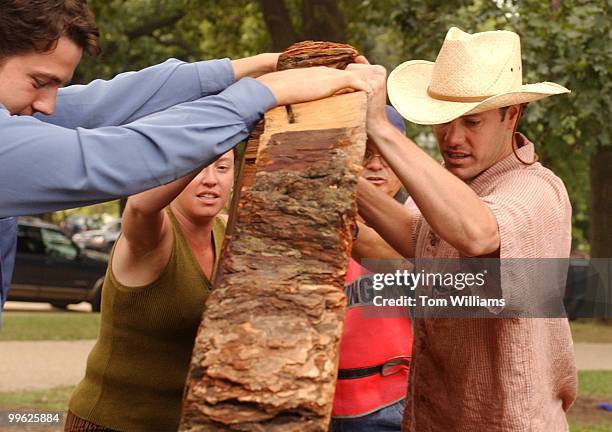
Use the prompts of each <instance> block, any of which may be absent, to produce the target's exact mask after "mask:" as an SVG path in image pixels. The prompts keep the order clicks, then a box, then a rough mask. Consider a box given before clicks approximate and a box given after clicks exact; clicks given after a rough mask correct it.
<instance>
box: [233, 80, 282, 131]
mask: <svg viewBox="0 0 612 432" xmlns="http://www.w3.org/2000/svg"><path fill="white" fill-rule="evenodd" d="M223 96H224V97H226V98H227V99H228V100H230V101H231V102H232V103H233V104H234V107H235V108H236V110H237V111H238V112H239V113H240V115H241V116H242V118H243V120H244V122H245V123H246V124H247V126H248V127H249V128H251V127H253V126H254V125H255V123H257V122H258V121H259V120H261V118H262V116H263V115H264V114H265V113H266V111H268V110H269V109H270V108H273V107H275V106H276V105H277V103H276V98H275V97H274V95H273V94H272V92H271V91H270V89H268V87H266V86H265V85H263V84H262V83H260V82H259V81H257V80H256V79H255V78H250V77H245V78H242V79H241V80H240V81H238V82H236V83H235V84H232V85H231V86H229V87H228V88H227V89H225V91H224V92H223Z"/></svg>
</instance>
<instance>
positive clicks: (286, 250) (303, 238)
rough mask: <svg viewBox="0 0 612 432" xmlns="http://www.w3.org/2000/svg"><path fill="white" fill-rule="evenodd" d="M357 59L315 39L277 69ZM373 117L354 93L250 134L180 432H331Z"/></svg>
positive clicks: (275, 119) (278, 117) (273, 117)
mask: <svg viewBox="0 0 612 432" xmlns="http://www.w3.org/2000/svg"><path fill="white" fill-rule="evenodd" d="M356 55H357V52H356V51H355V50H354V49H353V48H352V47H350V46H345V45H338V44H331V45H330V44H327V43H320V42H312V41H307V42H305V43H300V44H295V45H293V46H291V47H290V48H289V49H288V50H287V53H285V54H284V55H283V56H281V58H280V59H279V65H278V68H279V69H286V68H292V67H308V66H312V65H333V66H335V67H339V68H344V67H345V66H346V64H348V63H350V62H351V61H352V59H353V58H354V57H355V56H356ZM365 114H366V96H365V94H364V93H362V92H359V93H349V94H344V95H341V96H335V97H332V98H328V99H325V100H322V101H316V102H311V103H307V104H298V105H293V106H291V107H280V108H276V109H274V110H272V111H270V112H268V113H267V114H266V117H265V122H264V123H265V127H264V126H263V123H262V124H260V125H259V126H258V128H259V130H255V131H254V132H253V134H252V135H251V137H250V139H249V143H248V145H247V151H246V154H245V161H244V163H243V168H242V170H241V173H240V178H239V184H240V185H241V187H240V188H239V193H240V196H239V197H238V199H237V204H236V205H235V206H234V209H233V216H234V217H233V218H232V222H233V223H232V224H231V226H230V227H228V235H227V236H226V242H225V245H224V249H223V252H222V257H221V262H220V266H219V269H218V276H217V280H216V282H215V289H214V290H213V292H212V293H211V295H210V296H209V298H208V300H207V302H206V309H205V312H204V317H203V322H202V324H201V326H200V329H199V331H198V336H197V338H196V343H195V348H194V352H193V356H192V361H191V365H190V372H189V376H188V382H187V386H186V389H185V398H184V401H183V413H182V416H181V417H182V418H181V424H180V427H179V430H182V431H273V432H274V431H278V432H280V431H282V432H291V431H300V432H303V431H326V430H327V428H328V423H329V417H330V414H331V405H332V401H333V393H334V387H335V380H336V373H337V365H338V348H339V340H340V335H341V332H342V319H343V316H344V307H345V304H346V299H345V296H344V294H343V279H344V273H345V270H346V266H347V263H348V260H349V258H350V248H351V242H352V235H351V233H352V229H353V226H354V223H355V215H356V208H355V191H356V185H357V177H358V175H359V172H360V170H361V160H362V158H363V153H364V149H365V141H366V135H365ZM262 130H263V132H262ZM255 155H257V163H256V164H255Z"/></svg>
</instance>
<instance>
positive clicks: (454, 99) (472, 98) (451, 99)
mask: <svg viewBox="0 0 612 432" xmlns="http://www.w3.org/2000/svg"><path fill="white" fill-rule="evenodd" d="M427 94H428V95H429V96H430V97H432V98H434V99H438V100H443V101H448V102H482V101H483V100H486V99H489V98H490V97H492V96H495V95H490V96H449V95H444V94H441V93H436V92H435V91H433V90H432V89H431V87H427Z"/></svg>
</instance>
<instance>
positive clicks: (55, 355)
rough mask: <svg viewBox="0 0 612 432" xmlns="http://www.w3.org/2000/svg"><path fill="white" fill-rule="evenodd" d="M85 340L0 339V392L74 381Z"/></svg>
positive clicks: (610, 358) (591, 347)
mask: <svg viewBox="0 0 612 432" xmlns="http://www.w3.org/2000/svg"><path fill="white" fill-rule="evenodd" d="M93 345H94V341H93V340H85V341H40V342H0V354H1V358H0V392H5V391H13V390H32V389H43V388H50V387H58V386H68V385H75V384H77V383H78V382H79V381H80V380H81V378H83V376H84V375H85V364H86V361H87V355H88V354H89V351H90V350H91V348H92V347H93ZM575 347H576V363H577V365H578V369H580V370H612V343H609V344H597V343H578V344H575Z"/></svg>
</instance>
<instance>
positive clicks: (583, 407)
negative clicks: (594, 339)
mask: <svg viewBox="0 0 612 432" xmlns="http://www.w3.org/2000/svg"><path fill="white" fill-rule="evenodd" d="M602 402H609V403H612V371H581V372H578V399H576V402H575V403H574V405H573V406H572V408H571V409H570V412H569V414H568V420H569V422H570V426H571V428H570V429H571V431H572V432H612V412H609V411H604V410H602V409H600V408H598V407H597V405H599V404H600V403H602Z"/></svg>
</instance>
